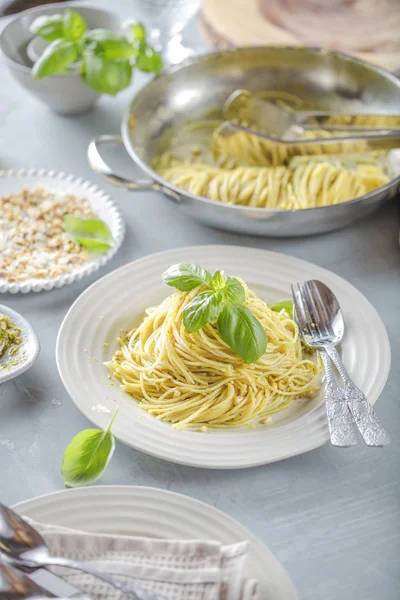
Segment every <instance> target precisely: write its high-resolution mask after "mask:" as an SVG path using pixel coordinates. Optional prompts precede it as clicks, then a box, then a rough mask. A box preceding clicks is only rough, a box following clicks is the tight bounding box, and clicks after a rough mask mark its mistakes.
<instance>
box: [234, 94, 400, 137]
mask: <svg viewBox="0 0 400 600" xmlns="http://www.w3.org/2000/svg"><path fill="white" fill-rule="evenodd" d="M222 112H223V115H224V118H225V119H226V120H227V121H229V122H230V123H231V124H232V125H233V127H235V128H237V130H239V129H241V130H243V127H245V126H243V125H240V124H239V123H237V118H238V117H239V120H241V119H240V116H242V118H243V119H244V120H245V121H247V123H246V125H247V124H248V129H251V130H252V132H253V133H254V132H256V134H258V135H261V136H262V137H265V135H266V134H265V133H264V134H263V129H264V127H263V125H264V124H265V123H263V121H266V122H270V123H271V119H272V121H275V120H276V121H285V122H286V123H287V125H288V126H290V127H292V128H299V129H302V130H321V129H323V130H325V131H345V132H347V131H348V132H350V133H353V132H355V133H357V132H358V133H362V132H365V133H370V134H372V135H374V137H382V136H386V135H393V134H396V133H397V134H398V133H400V114H387V113H380V114H377V113H364V112H363V113H354V114H348V113H346V114H341V113H334V112H328V111H322V110H307V111H301V110H293V111H292V110H286V109H285V108H283V107H280V106H277V105H276V104H274V103H273V102H270V101H268V100H264V99H262V98H258V97H257V96H255V95H254V94H252V93H251V92H249V91H248V90H244V89H243V90H236V91H235V92H233V93H232V94H230V96H229V97H228V98H227V100H226V101H225V103H224V106H223V109H222ZM267 115H268V118H267ZM358 116H363V117H370V118H373V119H376V118H378V119H379V118H381V117H385V118H387V119H391V120H392V121H393V123H392V124H389V125H385V126H384V127H382V126H381V125H376V126H373V125H369V126H368V125H346V124H334V123H326V121H328V120H329V119H331V118H332V117H334V118H338V119H340V120H348V119H352V118H354V117H358ZM263 117H264V118H263ZM267 130H268V128H267ZM268 136H269V137H277V136H270V134H268V133H267V137H268ZM360 137H361V136H360ZM362 137H363V138H365V137H366V136H362Z"/></svg>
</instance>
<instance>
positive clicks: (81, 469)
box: [61, 408, 118, 487]
mask: <svg viewBox="0 0 400 600" xmlns="http://www.w3.org/2000/svg"><path fill="white" fill-rule="evenodd" d="M117 412H118V408H116V409H115V411H114V414H113V416H112V417H111V421H110V423H109V425H108V427H107V429H105V430H103V429H84V430H83V431H81V432H80V433H78V434H77V435H76V436H75V437H74V438H73V439H72V440H71V442H70V443H69V444H68V446H67V448H66V450H65V452H64V456H63V460H62V465H61V476H62V478H63V481H64V483H65V485H66V486H67V487H79V486H84V485H91V484H92V483H94V482H95V481H97V479H99V477H101V475H102V474H103V473H104V471H105V470H106V468H107V465H108V463H109V462H110V460H111V458H112V455H113V453H114V448H115V440H114V436H113V435H112V433H111V426H112V424H113V422H114V419H115V417H116V415H117Z"/></svg>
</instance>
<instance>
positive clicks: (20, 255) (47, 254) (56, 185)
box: [0, 169, 125, 293]
mask: <svg viewBox="0 0 400 600" xmlns="http://www.w3.org/2000/svg"><path fill="white" fill-rule="evenodd" d="M65 215H73V216H75V217H79V218H83V219H87V218H89V219H101V220H102V221H104V223H105V224H106V226H107V227H108V228H109V230H110V233H111V236H112V240H113V243H112V247H111V248H110V249H109V250H107V251H106V252H105V253H104V254H102V255H98V254H91V253H89V252H88V250H87V249H86V248H85V247H84V246H82V245H81V244H80V243H78V242H77V241H75V240H74V238H73V237H72V236H71V235H70V234H69V233H67V231H65V226H64V217H65ZM124 233H125V227H124V222H123V219H122V216H121V214H120V212H119V210H118V208H117V207H116V206H115V204H114V202H113V201H112V200H111V198H110V197H109V196H108V195H107V194H106V193H105V192H103V191H102V190H101V189H99V188H98V187H97V186H95V185H93V184H92V183H90V182H89V181H84V180H83V179H80V178H75V177H73V176H72V175H65V174H64V173H56V172H54V171H45V170H43V169H41V170H36V169H29V170H24V169H20V170H10V171H4V172H0V292H11V293H16V292H29V291H35V292H38V291H40V290H50V289H52V288H54V287H61V286H63V285H65V284H67V283H72V282H73V281H76V280H79V279H81V278H82V277H83V276H84V275H89V274H91V273H93V272H94V271H96V270H97V269H98V268H99V267H100V266H102V265H104V264H105V263H106V262H107V261H108V260H109V259H110V258H111V257H112V256H113V255H114V254H115V252H116V251H117V250H118V249H119V247H120V245H121V243H122V240H123V237H124Z"/></svg>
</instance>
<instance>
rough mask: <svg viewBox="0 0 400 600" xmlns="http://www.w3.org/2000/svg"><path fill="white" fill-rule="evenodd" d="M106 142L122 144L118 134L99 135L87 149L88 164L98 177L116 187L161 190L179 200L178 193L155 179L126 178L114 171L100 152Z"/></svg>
mask: <svg viewBox="0 0 400 600" xmlns="http://www.w3.org/2000/svg"><path fill="white" fill-rule="evenodd" d="M107 144H122V138H121V136H120V135H101V136H100V137H98V138H95V139H93V140H92V141H91V142H90V144H89V146H88V149H87V159H88V161H89V165H90V166H91V168H92V169H93V171H95V172H96V173H97V174H98V175H100V177H102V178H103V179H105V180H106V181H108V182H109V183H112V184H113V185H115V186H117V187H124V188H127V189H128V190H131V191H133V192H135V191H146V190H147V191H153V192H154V191H161V192H163V193H164V194H166V195H167V196H169V197H170V198H171V199H172V200H179V199H180V198H179V195H178V194H177V193H176V192H174V191H173V190H170V189H168V188H167V187H163V186H162V185H160V184H158V183H156V182H155V181H151V180H150V181H143V180H141V179H127V178H126V177H122V175H117V173H114V172H113V170H112V169H111V167H109V166H108V164H107V163H106V162H105V160H104V158H103V157H102V156H101V154H100V148H101V146H105V145H107Z"/></svg>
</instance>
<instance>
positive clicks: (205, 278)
mask: <svg viewBox="0 0 400 600" xmlns="http://www.w3.org/2000/svg"><path fill="white" fill-rule="evenodd" d="M162 278H163V280H164V282H165V283H166V284H167V285H170V286H172V287H174V288H176V289H177V290H180V291H181V292H190V290H193V289H194V288H196V287H199V286H200V285H205V286H207V287H208V286H209V285H210V282H211V273H210V272H209V271H207V270H206V269H203V267H200V266H199V265H191V264H176V265H172V267H170V268H169V269H167V270H166V271H165V273H163V276H162Z"/></svg>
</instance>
